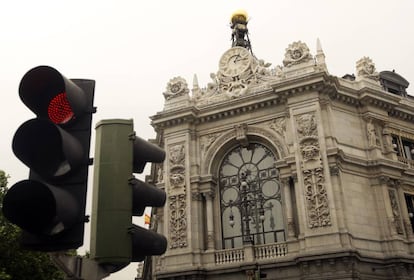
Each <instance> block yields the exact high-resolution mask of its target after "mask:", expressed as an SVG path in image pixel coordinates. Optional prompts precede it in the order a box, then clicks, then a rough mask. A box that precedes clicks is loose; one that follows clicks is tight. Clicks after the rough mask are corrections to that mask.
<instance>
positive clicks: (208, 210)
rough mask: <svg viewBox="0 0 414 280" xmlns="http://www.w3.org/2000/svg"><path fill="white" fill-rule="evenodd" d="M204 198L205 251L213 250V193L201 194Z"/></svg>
mask: <svg viewBox="0 0 414 280" xmlns="http://www.w3.org/2000/svg"><path fill="white" fill-rule="evenodd" d="M203 194H204V197H205V198H206V214H207V215H206V216H207V250H214V247H215V246H214V213H213V199H214V192H211V191H210V192H206V193H203Z"/></svg>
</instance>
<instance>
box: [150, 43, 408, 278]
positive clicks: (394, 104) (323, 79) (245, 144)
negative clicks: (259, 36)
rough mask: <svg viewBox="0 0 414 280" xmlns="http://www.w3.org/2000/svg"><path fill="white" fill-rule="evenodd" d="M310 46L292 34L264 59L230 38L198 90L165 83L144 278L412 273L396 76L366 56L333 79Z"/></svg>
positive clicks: (402, 99) (404, 124)
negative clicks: (159, 238) (156, 203)
mask: <svg viewBox="0 0 414 280" xmlns="http://www.w3.org/2000/svg"><path fill="white" fill-rule="evenodd" d="M316 49H317V50H316V54H311V52H310V50H309V48H308V47H307V45H306V44H305V43H303V42H300V41H298V42H294V43H292V44H290V45H289V46H288V47H287V49H286V53H285V59H284V60H283V62H282V65H280V66H276V67H274V68H272V67H271V64H270V63H267V62H265V61H263V60H260V59H257V58H256V57H255V56H254V55H253V54H252V53H251V50H249V49H248V48H246V47H243V46H237V45H235V46H233V47H231V48H230V49H229V50H228V51H226V52H225V53H224V54H223V56H222V57H221V59H220V60H219V69H218V71H217V72H216V73H212V74H211V78H212V81H211V83H209V84H208V85H207V86H206V87H203V88H201V87H200V86H199V85H198V82H197V77H194V80H193V83H192V88H191V89H190V88H189V86H188V83H187V81H186V80H185V79H183V78H181V77H176V78H173V79H171V80H170V81H169V83H168V85H167V88H166V91H165V93H164V96H165V105H164V108H163V110H162V111H160V112H158V113H157V114H156V115H154V116H152V118H151V119H152V125H153V127H154V128H155V130H156V132H157V141H158V143H159V144H160V145H162V146H163V147H164V149H165V151H166V154H167V156H166V160H165V162H164V163H163V164H162V165H153V166H152V176H151V178H152V179H151V180H152V181H154V183H155V184H156V185H157V186H158V187H159V188H162V189H164V190H165V191H166V193H167V202H166V204H165V206H164V207H163V208H158V209H154V210H153V216H154V217H155V218H154V219H153V224H152V227H153V228H155V229H156V230H157V231H158V232H160V233H162V234H163V235H165V236H166V237H167V239H168V249H167V251H166V253H165V254H164V255H162V256H157V257H153V258H152V264H151V273H150V275H151V276H152V278H153V279H171V280H172V279H209V280H210V279H211V280H215V279H217V280H218V279H229V280H230V279H256V278H257V275H258V271H260V272H261V273H262V274H266V279H413V278H414V235H413V216H414V214H413V213H414V207H413V198H414V160H413V159H414V123H413V120H414V98H412V97H411V96H409V95H408V94H407V92H406V88H407V87H408V82H407V81H406V80H405V79H404V78H402V77H401V76H400V75H398V74H397V73H395V72H392V71H383V72H380V73H378V72H377V71H376V69H375V65H374V63H373V62H372V60H371V59H369V58H368V57H363V58H361V59H360V60H358V61H357V63H356V69H355V73H356V74H355V75H345V76H344V77H336V76H332V75H330V74H329V72H328V69H327V66H326V64H325V55H324V52H323V50H322V47H321V44H320V43H319V40H318V42H317V48H316ZM147 272H148V271H147ZM263 276H264V275H263ZM263 276H262V278H263Z"/></svg>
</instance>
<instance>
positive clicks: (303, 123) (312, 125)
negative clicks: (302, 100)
mask: <svg viewBox="0 0 414 280" xmlns="http://www.w3.org/2000/svg"><path fill="white" fill-rule="evenodd" d="M296 122H297V124H298V133H299V138H303V137H306V136H317V135H318V131H317V130H316V128H317V126H316V120H315V115H314V114H304V115H300V116H298V117H297V118H296Z"/></svg>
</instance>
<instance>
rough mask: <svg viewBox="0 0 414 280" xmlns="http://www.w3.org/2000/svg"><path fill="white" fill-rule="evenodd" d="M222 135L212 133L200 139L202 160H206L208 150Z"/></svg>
mask: <svg viewBox="0 0 414 280" xmlns="http://www.w3.org/2000/svg"><path fill="white" fill-rule="evenodd" d="M220 135H221V133H212V134H209V135H205V136H202V137H201V138H200V149H201V158H202V159H204V158H205V155H206V152H207V150H208V148H210V146H211V145H212V144H213V143H214V142H215V141H216V140H217V138H218V137H219V136H220Z"/></svg>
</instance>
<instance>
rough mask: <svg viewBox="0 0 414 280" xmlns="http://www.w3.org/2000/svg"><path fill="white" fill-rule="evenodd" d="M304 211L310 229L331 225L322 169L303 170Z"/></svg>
mask: <svg viewBox="0 0 414 280" xmlns="http://www.w3.org/2000/svg"><path fill="white" fill-rule="evenodd" d="M303 175H304V183H305V199H306V209H307V212H308V226H309V227H310V228H316V227H324V226H330V225H331V215H330V212H329V205H328V195H327V193H326V188H325V185H324V175H323V168H322V167H320V168H315V169H312V170H303Z"/></svg>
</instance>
